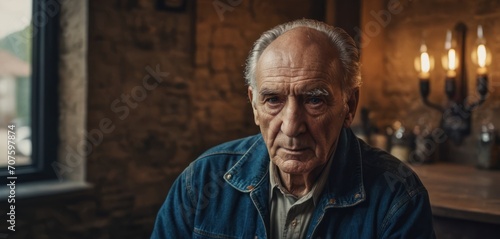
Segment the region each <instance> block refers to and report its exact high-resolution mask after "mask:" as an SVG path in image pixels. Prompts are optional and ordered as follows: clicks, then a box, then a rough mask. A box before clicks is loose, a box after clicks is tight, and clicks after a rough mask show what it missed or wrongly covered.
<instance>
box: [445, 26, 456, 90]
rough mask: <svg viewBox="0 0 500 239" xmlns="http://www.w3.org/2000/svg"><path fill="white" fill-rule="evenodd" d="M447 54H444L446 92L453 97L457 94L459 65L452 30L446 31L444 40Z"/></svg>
mask: <svg viewBox="0 0 500 239" xmlns="http://www.w3.org/2000/svg"><path fill="white" fill-rule="evenodd" d="M444 48H445V49H446V54H445V55H444V56H443V67H444V68H445V70H446V80H445V84H444V87H445V92H446V95H447V96H448V99H452V98H453V96H454V95H455V77H456V76H457V73H456V69H457V66H458V60H457V52H456V51H455V49H453V47H452V36H451V31H450V30H448V31H447V32H446V41H445V42H444Z"/></svg>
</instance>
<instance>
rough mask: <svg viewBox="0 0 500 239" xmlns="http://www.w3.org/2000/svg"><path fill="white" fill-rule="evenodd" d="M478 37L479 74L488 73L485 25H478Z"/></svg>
mask: <svg viewBox="0 0 500 239" xmlns="http://www.w3.org/2000/svg"><path fill="white" fill-rule="evenodd" d="M477 38H478V41H479V42H480V43H479V44H478V45H477V65H478V68H477V74H478V75H486V73H487V70H486V59H487V52H486V46H485V45H484V42H485V41H484V38H483V27H482V26H481V25H479V26H478V27H477Z"/></svg>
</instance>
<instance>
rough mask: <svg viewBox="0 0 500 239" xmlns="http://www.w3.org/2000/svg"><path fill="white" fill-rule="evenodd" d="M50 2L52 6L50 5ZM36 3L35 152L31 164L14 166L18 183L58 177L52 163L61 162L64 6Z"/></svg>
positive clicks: (33, 61) (33, 27)
mask: <svg viewBox="0 0 500 239" xmlns="http://www.w3.org/2000/svg"><path fill="white" fill-rule="evenodd" d="M54 2H55V3H56V4H55V5H54ZM50 3H52V5H49V4H50ZM32 4H33V5H32V22H31V23H32V25H31V31H32V41H31V46H32V48H31V54H32V57H31V79H30V81H31V94H30V95H31V99H30V102H31V105H30V107H31V109H30V112H31V126H30V127H31V144H32V152H31V164H29V165H23V166H18V167H17V166H15V165H13V166H15V169H16V170H15V173H16V175H15V176H17V182H18V183H23V182H33V181H42V180H51V179H56V178H57V175H56V173H55V170H53V169H52V163H54V162H56V161H57V155H58V145H59V130H58V128H59V106H58V103H59V84H58V82H59V74H58V69H59V67H58V64H59V18H60V12H61V6H60V4H59V3H58V2H57V1H44V0H33V3H32ZM48 11H52V12H48ZM37 19H38V20H39V21H40V22H38V20H37ZM6 168H7V167H5V168H4V169H5V170H2V171H1V174H2V176H7V173H8V171H7V170H6ZM11 176H14V175H11Z"/></svg>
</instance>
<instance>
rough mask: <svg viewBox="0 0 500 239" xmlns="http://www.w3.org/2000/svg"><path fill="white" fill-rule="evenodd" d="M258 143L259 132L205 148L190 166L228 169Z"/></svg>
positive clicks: (260, 139) (259, 140) (259, 141)
mask: <svg viewBox="0 0 500 239" xmlns="http://www.w3.org/2000/svg"><path fill="white" fill-rule="evenodd" d="M258 144H263V141H262V136H261V135H260V134H257V135H253V136H248V137H245V138H241V139H236V140H231V141H228V142H225V143H222V144H219V145H217V146H214V147H212V148H210V149H208V150H206V151H205V152H204V153H202V154H201V155H200V156H199V157H198V158H197V159H196V160H194V161H193V162H192V163H191V165H190V166H191V167H195V168H200V167H203V168H205V167H217V168H220V167H222V168H226V169H228V167H231V166H232V165H234V164H235V163H236V162H237V161H238V160H239V159H241V158H242V156H243V155H245V154H248V153H249V152H250V151H252V150H253V148H255V146H256V145H258Z"/></svg>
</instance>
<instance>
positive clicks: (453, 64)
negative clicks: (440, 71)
mask: <svg viewBox="0 0 500 239" xmlns="http://www.w3.org/2000/svg"><path fill="white" fill-rule="evenodd" d="M455 59H456V52H455V49H449V50H448V69H449V70H451V71H453V70H455V69H456V67H457V64H456V62H455V61H456V60H455Z"/></svg>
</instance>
